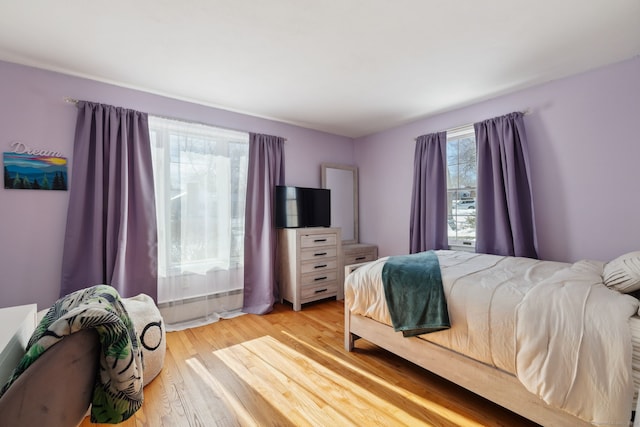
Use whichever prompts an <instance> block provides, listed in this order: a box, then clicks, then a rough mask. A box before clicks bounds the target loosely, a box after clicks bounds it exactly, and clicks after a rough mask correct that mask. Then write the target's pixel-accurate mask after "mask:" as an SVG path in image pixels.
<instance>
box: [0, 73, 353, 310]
mask: <svg viewBox="0 0 640 427" xmlns="http://www.w3.org/2000/svg"><path fill="white" fill-rule="evenodd" d="M0 93H1V94H2V97H0V152H6V151H10V150H11V143H12V142H13V141H21V142H23V143H25V144H27V145H29V146H32V147H33V148H36V149H41V150H50V151H59V152H62V153H63V154H64V155H65V156H66V157H68V158H69V174H72V173H73V159H72V158H71V155H72V151H73V136H74V130H75V121H76V109H75V108H74V106H73V105H72V104H69V103H67V102H65V101H64V98H65V97H70V98H75V99H84V100H88V101H94V102H101V103H106V104H111V105H116V106H122V107H126V108H132V109H136V110H140V111H146V112H148V113H150V114H156V115H160V116H167V117H175V118H178V119H186V120H192V121H197V122H202V123H209V124H212V125H218V126H222V127H226V128H232V129H238V130H244V131H248V132H257V133H266V134H271V135H277V136H282V137H284V138H287V144H286V146H285V147H286V148H285V156H286V183H287V184H291V185H300V186H307V187H319V186H320V163H322V162H333V163H345V164H352V163H353V162H354V160H353V155H354V153H353V144H352V142H351V139H349V138H344V137H339V136H335V135H330V134H326V133H322V132H317V131H312V130H308V129H304V128H300V127H297V126H291V125H287V124H283V123H279V122H275V121H270V120H265V119H260V118H256V117H251V116H247V115H243V114H238V113H232V112H228V111H223V110H219V109H215V108H210V107H204V106H201V105H197V104H192V103H188V102H182V101H178V100H174V99H169V98H165V97H161V96H157V95H152V94H148V93H144V92H140V91H135V90H131V89H125V88H121V87H116V86H112V85H108V84H104V83H99V82H95V81H91V80H86V79H81V78H77V77H71V76H66V75H62V74H58V73H53V72H49V71H44V70H39V69H35V68H30V67H24V66H21V65H16V64H11V63H7V62H2V61H0ZM68 200H69V198H68V193H67V192H59V191H36V190H5V189H4V188H3V187H0V212H1V213H0V307H7V306H12V305H18V304H28V303H37V304H38V307H39V308H46V307H48V306H50V305H51V304H52V303H53V302H54V301H55V300H56V299H57V298H58V293H59V289H60V274H61V273H60V269H61V262H62V246H63V239H64V228H65V224H66V214H67V203H68Z"/></svg>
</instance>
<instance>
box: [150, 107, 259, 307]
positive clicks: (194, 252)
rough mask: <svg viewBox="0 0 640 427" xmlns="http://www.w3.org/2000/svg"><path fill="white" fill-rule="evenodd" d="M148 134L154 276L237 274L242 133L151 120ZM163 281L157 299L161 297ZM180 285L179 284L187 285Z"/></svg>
mask: <svg viewBox="0 0 640 427" xmlns="http://www.w3.org/2000/svg"><path fill="white" fill-rule="evenodd" d="M149 131H150V136H151V145H152V157H153V166H154V180H155V191H156V211H157V218H158V275H159V278H160V279H162V278H167V277H176V276H181V275H183V276H188V275H194V274H195V275H200V276H202V275H207V276H208V277H211V276H212V275H215V274H214V273H215V272H216V271H223V270H226V271H229V270H242V269H243V264H244V210H245V194H246V186H247V164H248V154H249V135H248V134H247V133H245V132H236V131H230V130H226V129H220V128H215V127H212V126H206V125H201V124H195V123H185V122H180V121H176V120H169V119H163V118H158V117H151V116H150V117H149ZM218 276H219V277H221V276H220V275H218ZM227 276H228V275H227ZM227 276H225V277H227ZM234 276H238V277H240V278H242V274H235V275H234ZM220 282H224V281H223V280H220ZM162 283H163V282H162V280H160V281H159V289H158V295H159V297H158V298H159V299H160V300H166V299H167V298H162V297H161V294H162V293H163V292H162ZM185 283H186V282H183V284H182V286H183V287H188V286H190V285H186V284H185ZM224 286H225V287H226V289H217V290H216V291H225V290H229V289H235V288H238V287H240V288H241V287H242V284H241V281H240V283H238V281H237V280H236V281H234V283H225V284H224ZM193 293H195V294H202V293H204V291H202V290H195V289H194V290H193Z"/></svg>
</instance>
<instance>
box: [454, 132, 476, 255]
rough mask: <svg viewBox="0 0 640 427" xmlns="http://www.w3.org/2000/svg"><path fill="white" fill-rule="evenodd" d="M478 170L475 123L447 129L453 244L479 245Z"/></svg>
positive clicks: (458, 245)
mask: <svg viewBox="0 0 640 427" xmlns="http://www.w3.org/2000/svg"><path fill="white" fill-rule="evenodd" d="M477 172H478V167H477V162H476V137H475V131H474V129H473V125H468V126H464V127H461V128H457V129H452V130H450V131H447V212H448V215H447V229H448V236H449V245H450V246H454V247H456V246H457V247H461V246H462V247H475V241H476V187H477V175H478V174H477Z"/></svg>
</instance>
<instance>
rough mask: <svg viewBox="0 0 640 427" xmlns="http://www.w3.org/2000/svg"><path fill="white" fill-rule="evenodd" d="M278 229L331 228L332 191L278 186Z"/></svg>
mask: <svg viewBox="0 0 640 427" xmlns="http://www.w3.org/2000/svg"><path fill="white" fill-rule="evenodd" d="M275 217H276V228H301V227H331V190H328V189H325V188H306V187H292V186H284V185H278V186H276V196H275Z"/></svg>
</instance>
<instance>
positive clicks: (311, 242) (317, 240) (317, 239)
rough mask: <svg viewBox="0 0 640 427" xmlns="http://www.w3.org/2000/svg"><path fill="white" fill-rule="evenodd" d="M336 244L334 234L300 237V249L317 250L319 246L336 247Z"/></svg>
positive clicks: (336, 240)
mask: <svg viewBox="0 0 640 427" xmlns="http://www.w3.org/2000/svg"><path fill="white" fill-rule="evenodd" d="M337 242H338V239H337V236H336V234H335V233H327V234H306V235H303V236H300V247H301V248H302V249H304V248H317V247H320V246H336V243H337Z"/></svg>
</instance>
